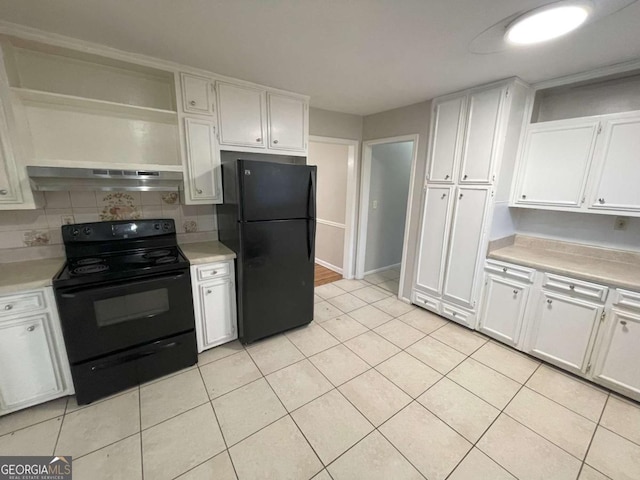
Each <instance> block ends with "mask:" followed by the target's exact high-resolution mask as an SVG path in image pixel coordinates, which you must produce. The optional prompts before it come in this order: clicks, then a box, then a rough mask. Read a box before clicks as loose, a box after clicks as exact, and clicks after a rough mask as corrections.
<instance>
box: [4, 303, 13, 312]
mask: <svg viewBox="0 0 640 480" xmlns="http://www.w3.org/2000/svg"><path fill="white" fill-rule="evenodd" d="M12 308H13V305H12V304H10V303H8V304H6V305H5V306H4V309H5V310H11V309H12Z"/></svg>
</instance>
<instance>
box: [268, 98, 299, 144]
mask: <svg viewBox="0 0 640 480" xmlns="http://www.w3.org/2000/svg"><path fill="white" fill-rule="evenodd" d="M267 102H268V103H267V104H268V109H269V148H272V149H274V150H297V151H301V152H303V151H305V150H306V145H307V135H306V132H307V128H306V124H307V117H308V107H307V102H306V101H305V100H303V99H301V98H298V97H291V96H287V95H280V94H275V93H269V94H267Z"/></svg>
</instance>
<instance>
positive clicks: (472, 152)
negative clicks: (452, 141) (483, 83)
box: [460, 87, 505, 183]
mask: <svg viewBox="0 0 640 480" xmlns="http://www.w3.org/2000/svg"><path fill="white" fill-rule="evenodd" d="M504 92H505V90H504V88H502V87H499V88H493V89H491V90H484V91H482V90H481V91H476V92H471V93H470V94H469V99H468V104H469V107H468V110H467V112H468V113H467V121H466V128H465V135H464V146H463V149H462V164H461V165H462V166H461V168H460V182H461V183H489V182H491V180H492V175H493V166H494V160H495V158H496V146H497V145H498V133H499V127H500V112H501V107H502V101H503V99H504Z"/></svg>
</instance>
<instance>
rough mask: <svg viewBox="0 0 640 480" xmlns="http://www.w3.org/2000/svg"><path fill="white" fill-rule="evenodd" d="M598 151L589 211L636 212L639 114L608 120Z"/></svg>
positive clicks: (639, 201)
mask: <svg viewBox="0 0 640 480" xmlns="http://www.w3.org/2000/svg"><path fill="white" fill-rule="evenodd" d="M602 144H603V145H602V148H599V149H598V150H599V155H598V157H599V168H600V171H599V178H598V180H597V187H596V189H595V191H594V195H593V198H592V199H591V207H590V208H593V209H606V210H630V211H639V210H640V188H638V187H639V186H640V115H635V116H632V117H627V118H624V119H617V120H609V121H608V122H606V123H605V125H604V129H603V139H602Z"/></svg>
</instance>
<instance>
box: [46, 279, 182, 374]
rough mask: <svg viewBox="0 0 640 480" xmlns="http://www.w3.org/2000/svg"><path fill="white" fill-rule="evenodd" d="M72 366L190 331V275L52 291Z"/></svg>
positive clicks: (130, 280)
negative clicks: (54, 293)
mask: <svg viewBox="0 0 640 480" xmlns="http://www.w3.org/2000/svg"><path fill="white" fill-rule="evenodd" d="M56 299H57V302H58V311H59V313H60V322H61V323H62V330H63V333H64V339H65V344H66V347H67V354H68V356H69V360H70V361H71V363H77V362H82V361H85V360H89V359H93V358H97V357H100V356H102V355H106V354H110V353H114V352H117V351H120V350H123V349H126V348H130V347H134V346H138V345H142V344H144V343H147V342H151V341H154V340H158V339H161V338H164V337H168V336H170V335H175V334H178V333H182V332H185V331H188V330H191V329H193V328H194V316H193V300H192V295H191V278H190V275H189V270H188V269H186V270H179V271H173V272H170V273H162V274H156V275H148V276H144V277H137V278H133V279H129V280H126V281H119V282H117V283H106V284H101V285H95V284H94V285H90V286H87V287H69V288H60V289H58V290H56Z"/></svg>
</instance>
